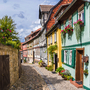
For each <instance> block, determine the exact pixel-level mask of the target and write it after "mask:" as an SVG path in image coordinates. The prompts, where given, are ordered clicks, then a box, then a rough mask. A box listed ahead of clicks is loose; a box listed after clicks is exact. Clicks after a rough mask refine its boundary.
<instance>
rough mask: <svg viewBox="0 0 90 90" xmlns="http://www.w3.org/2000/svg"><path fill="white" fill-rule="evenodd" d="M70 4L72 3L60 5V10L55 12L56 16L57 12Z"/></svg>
mask: <svg viewBox="0 0 90 90" xmlns="http://www.w3.org/2000/svg"><path fill="white" fill-rule="evenodd" d="M69 5H70V3H69V4H63V5H61V6H60V7H59V9H58V11H57V12H56V13H55V15H54V16H55V17H56V16H57V14H58V13H59V11H60V10H61V9H62V8H63V7H65V6H69Z"/></svg>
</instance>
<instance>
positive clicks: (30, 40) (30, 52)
mask: <svg viewBox="0 0 90 90" xmlns="http://www.w3.org/2000/svg"><path fill="white" fill-rule="evenodd" d="M40 30H41V28H39V29H38V30H36V31H34V32H33V31H31V34H30V35H28V36H27V37H25V42H24V43H23V47H26V49H25V50H24V49H23V56H24V57H25V55H24V54H26V61H27V62H28V63H32V62H33V61H34V60H37V59H39V60H40V57H39V56H40V53H39V52H40V48H39V47H38V46H39V45H38V44H39V39H38V38H37V39H36V37H37V36H38V34H39V32H40ZM38 48H39V49H38ZM38 54H39V56H38Z"/></svg>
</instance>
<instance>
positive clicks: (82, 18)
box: [78, 4, 84, 22]
mask: <svg viewBox="0 0 90 90" xmlns="http://www.w3.org/2000/svg"><path fill="white" fill-rule="evenodd" d="M78 19H81V20H82V21H83V22H84V4H83V5H81V6H80V7H79V9H78Z"/></svg>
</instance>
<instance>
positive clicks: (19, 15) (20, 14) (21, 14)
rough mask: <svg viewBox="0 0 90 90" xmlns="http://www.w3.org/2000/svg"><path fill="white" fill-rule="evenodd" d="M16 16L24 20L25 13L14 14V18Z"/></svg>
mask: <svg viewBox="0 0 90 90" xmlns="http://www.w3.org/2000/svg"><path fill="white" fill-rule="evenodd" d="M16 16H18V17H19V18H22V19H23V18H25V16H24V12H23V11H21V12H20V13H19V14H14V15H13V17H16Z"/></svg>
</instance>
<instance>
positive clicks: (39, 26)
mask: <svg viewBox="0 0 90 90" xmlns="http://www.w3.org/2000/svg"><path fill="white" fill-rule="evenodd" d="M39 28H41V25H38V26H36V27H34V28H33V30H34V31H35V30H37V29H39Z"/></svg>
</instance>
